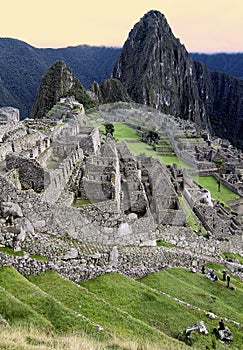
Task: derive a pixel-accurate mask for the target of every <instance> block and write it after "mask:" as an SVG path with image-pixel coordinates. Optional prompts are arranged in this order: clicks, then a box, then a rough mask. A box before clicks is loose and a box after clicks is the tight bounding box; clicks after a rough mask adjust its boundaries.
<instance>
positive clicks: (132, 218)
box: [0, 97, 242, 280]
mask: <svg viewBox="0 0 243 350" xmlns="http://www.w3.org/2000/svg"><path fill="white" fill-rule="evenodd" d="M7 112H9V114H8V113H7ZM7 112H6V109H2V111H1V113H2V114H0V115H4V117H1V118H2V119H0V120H1V123H2V126H3V127H2V129H1V143H0V186H1V189H2V190H1V193H0V203H1V218H0V245H1V246H8V247H11V248H13V249H14V250H20V251H21V250H23V249H25V250H27V251H28V252H29V253H28V254H27V255H28V256H26V254H25V257H24V258H11V259H10V258H9V257H7V255H6V254H4V253H0V254H1V264H6V263H8V262H9V259H10V260H11V262H12V264H13V265H14V266H17V268H18V269H19V270H21V271H22V272H23V273H24V272H25V273H26V274H28V273H39V272H40V271H42V270H46V269H50V268H52V269H56V270H57V271H58V272H59V273H61V274H62V275H64V276H67V275H68V274H69V273H70V276H72V279H74V280H79V279H82V278H91V277H92V276H94V275H98V274H101V273H104V272H105V271H110V270H111V269H116V270H118V271H120V272H122V273H126V274H127V275H130V276H133V277H136V276H141V275H143V274H146V273H149V272H152V271H157V270H159V269H161V268H163V267H166V266H178V264H180V265H181V266H186V267H189V266H192V265H193V266H200V265H201V264H204V263H205V262H206V261H207V260H208V259H211V260H210V261H220V260H221V258H220V252H221V251H222V250H223V251H224V249H227V251H237V252H241V253H242V241H240V239H242V237H241V234H240V232H242V231H241V230H242V223H240V222H238V221H237V220H236V219H235V218H234V217H232V215H231V214H230V213H227V212H226V211H225V210H224V209H223V208H221V207H220V206H219V207H217V206H216V205H215V204H214V203H213V204H212V202H210V200H209V198H207V196H205V194H202V195H201V199H200V200H199V202H198V199H199V197H198V194H197V195H196V197H195V193H196V190H195V188H191V187H193V186H191V183H190V181H189V180H188V176H187V174H186V173H185V172H183V171H179V170H178V169H177V168H176V167H175V166H173V167H166V166H165V165H164V164H162V163H161V162H159V161H158V160H156V159H154V158H153V157H151V156H146V155H145V154H141V155H140V156H138V157H135V156H133V155H132V154H131V152H130V151H129V149H128V147H127V145H126V143H125V142H115V140H114V139H113V137H112V136H111V135H109V134H108V135H107V136H106V139H105V140H104V139H102V137H101V135H100V132H99V130H98V128H97V127H95V126H93V125H92V124H90V121H89V118H87V116H86V115H85V113H84V110H83V107H82V105H80V104H78V103H76V102H75V100H74V99H73V98H72V97H71V98H66V99H61V101H60V102H59V103H58V104H57V105H56V106H54V107H53V108H52V110H51V111H50V112H48V118H46V119H41V120H38V119H36V120H32V119H26V120H24V121H19V119H18V118H17V115H18V113H17V112H16V114H15V117H13V111H12V109H11V110H8V111H7ZM135 112H136V113H137V115H139V116H140V111H137V110H135ZM101 113H102V117H104V119H106V117H107V115H108V113H107V112H106V111H105V112H104V110H102V111H101ZM106 113H107V114H106ZM136 113H134V110H133V113H132V114H133V117H134V116H136ZM141 113H145V112H144V111H142V112H141ZM128 114H129V111H128V110H126V109H119V110H118V111H117V113H116V114H115V117H114V114H113V117H112V118H113V119H112V118H111V119H109V120H110V121H114V118H116V120H120V121H124V120H123V118H124V119H125V118H127V115H128ZM130 114H131V113H130ZM144 121H145V122H146V121H147V122H149V126H150V127H151V128H154V129H155V130H157V131H158V132H160V133H161V135H162V134H163V135H164V133H165V132H166V133H167V134H168V135H169V140H170V147H171V148H173V150H175V151H176V150H177V149H179V148H180V146H179V143H180V140H178V139H176V137H174V136H173V135H176V134H178V133H181V132H182V131H185V130H186V131H187V132H190V133H197V131H195V130H194V129H193V125H191V123H189V122H186V121H184V122H181V123H182V124H180V123H179V122H178V121H177V120H176V119H173V118H172V117H171V118H170V117H168V116H165V115H163V117H162V118H161V114H159V115H158V114H157V113H155V116H154V118H153V115H152V112H151V111H146V113H145V115H144ZM155 125H156V127H155ZM140 130H141V129H140ZM188 130H189V131H188ZM173 137H174V139H173ZM173 140H174V141H175V142H174V143H173ZM200 142H201V141H200ZM182 151H185V147H184V148H183V149H182V150H181V151H180V152H182ZM187 151H188V152H189V151H190V152H193V147H192V148H188V149H187ZM191 158H192V161H193V162H194V161H195V162H198V161H199V160H198V159H196V157H194V158H193V157H191ZM239 159H240V158H239ZM204 162H205V164H206V166H205V167H204V166H203V167H198V169H199V170H201V169H204V168H206V169H207V170H208V169H209V167H207V166H208V163H209V162H208V161H207V160H205V161H204ZM210 164H211V163H210ZM210 166H211V165H210ZM219 176H221V175H219ZM190 186H191V187H190ZM195 186H196V185H195V184H194V187H195ZM179 195H183V196H184V197H185V198H186V200H187V201H188V203H189V204H190V205H191V209H192V210H193V211H194V212H195V213H196V215H197V216H198V217H199V218H200V220H201V222H202V225H203V226H204V227H205V228H206V229H207V231H208V232H209V233H210V234H209V239H208V240H207V239H205V238H204V237H201V236H200V235H199V236H196V235H195V234H194V233H193V232H192V230H191V229H190V228H189V227H188V225H187V221H186V215H185V213H184V211H183V210H182V208H181V205H180V201H179ZM79 203H81V204H80V205H79ZM225 223H227V225H225ZM226 227H227V228H226ZM161 239H162V240H166V241H168V242H172V244H175V246H177V247H178V248H165V247H157V246H156V241H157V240H161ZM68 240H70V242H74V243H73V244H70V243H68ZM145 248H146V249H145ZM29 254H43V255H44V256H46V257H47V259H48V263H38V262H36V261H34V262H33V261H32V260H31V258H30V256H29ZM75 271H76V272H75ZM237 271H239V268H236V272H237ZM240 273H241V272H240Z"/></svg>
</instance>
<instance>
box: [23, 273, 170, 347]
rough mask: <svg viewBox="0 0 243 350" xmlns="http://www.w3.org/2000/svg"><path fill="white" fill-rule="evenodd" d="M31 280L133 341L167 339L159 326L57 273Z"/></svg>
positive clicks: (109, 330) (76, 310) (67, 305)
mask: <svg viewBox="0 0 243 350" xmlns="http://www.w3.org/2000/svg"><path fill="white" fill-rule="evenodd" d="M29 280H30V281H31V282H32V283H34V284H36V285H37V286H38V287H39V288H41V289H42V290H44V291H45V292H46V293H48V294H50V295H52V296H53V297H54V298H55V299H57V300H60V301H61V302H62V303H63V304H64V305H65V306H66V307H68V308H70V309H72V310H73V311H75V312H78V313H79V312H81V313H82V314H83V315H84V316H85V317H88V318H89V319H92V321H93V322H95V323H97V324H100V325H102V326H103V327H104V328H105V329H106V330H107V331H108V332H109V333H112V334H115V335H116V337H118V338H122V339H130V340H138V339H141V338H143V339H144V340H146V339H150V340H151V341H153V342H155V341H157V340H158V339H161V340H162V339H163V338H164V336H163V335H162V334H161V333H159V332H158V331H157V330H156V329H154V328H152V327H149V326H147V325H146V324H144V323H143V322H141V321H140V320H138V319H135V318H133V317H132V316H131V315H129V314H128V313H124V312H122V311H121V310H119V309H117V308H116V307H113V306H112V305H110V304H109V303H106V302H105V301H104V300H103V299H100V298H98V297H97V296H96V295H94V294H93V293H90V292H89V291H88V290H87V289H85V288H83V287H80V286H79V285H77V284H75V283H72V282H71V281H67V280H64V279H62V278H61V277H60V276H59V275H58V274H57V273H55V272H46V273H43V274H41V275H39V276H31V277H29Z"/></svg>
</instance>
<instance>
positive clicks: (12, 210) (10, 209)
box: [1, 202, 23, 218]
mask: <svg viewBox="0 0 243 350" xmlns="http://www.w3.org/2000/svg"><path fill="white" fill-rule="evenodd" d="M1 211H2V216H3V217H4V218H7V217H9V216H12V217H14V218H20V217H22V216H23V212H22V209H21V208H20V206H19V205H18V204H17V203H13V202H2V203H1Z"/></svg>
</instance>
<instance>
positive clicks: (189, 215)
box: [178, 196, 208, 237]
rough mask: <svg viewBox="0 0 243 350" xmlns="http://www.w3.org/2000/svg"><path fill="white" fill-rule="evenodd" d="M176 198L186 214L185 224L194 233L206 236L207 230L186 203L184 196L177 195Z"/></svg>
mask: <svg viewBox="0 0 243 350" xmlns="http://www.w3.org/2000/svg"><path fill="white" fill-rule="evenodd" d="M178 199H179V201H180V205H181V208H182V209H183V211H184V213H185V214H186V220H187V224H188V226H189V227H191V229H192V230H193V231H194V232H195V233H196V234H202V235H203V236H204V237H207V236H208V234H207V231H206V230H205V228H204V227H203V225H202V223H201V222H200V220H199V219H198V217H197V216H196V215H195V213H194V212H193V211H192V209H191V208H190V207H189V205H188V204H187V202H186V200H185V198H184V197H183V196H178Z"/></svg>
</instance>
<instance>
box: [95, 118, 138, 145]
mask: <svg viewBox="0 0 243 350" xmlns="http://www.w3.org/2000/svg"><path fill="white" fill-rule="evenodd" d="M112 124H113V125H114V128H115V131H114V134H113V137H114V138H115V139H116V140H117V141H121V140H141V137H140V136H138V135H137V133H136V130H135V129H133V128H131V127H130V126H128V125H126V124H123V123H119V122H114V123H112ZM99 130H100V131H102V132H103V133H104V132H105V126H104V125H101V126H100V127H99Z"/></svg>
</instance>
